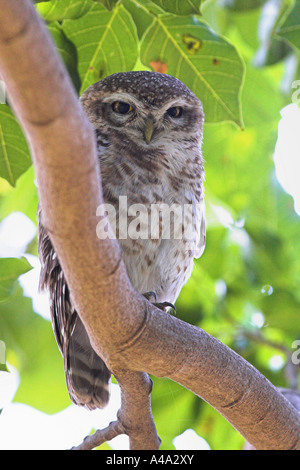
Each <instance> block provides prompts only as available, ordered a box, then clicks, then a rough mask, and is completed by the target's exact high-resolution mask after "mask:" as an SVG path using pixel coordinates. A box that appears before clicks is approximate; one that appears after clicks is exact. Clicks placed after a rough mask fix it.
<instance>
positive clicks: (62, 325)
mask: <svg viewBox="0 0 300 470" xmlns="http://www.w3.org/2000/svg"><path fill="white" fill-rule="evenodd" d="M38 212H39V227H38V238H39V256H40V260H41V265H42V266H41V274H40V288H41V289H47V290H48V292H49V295H50V313H51V320H52V326H53V331H54V334H55V337H56V341H57V344H58V347H59V349H60V351H61V354H62V356H63V359H64V369H65V375H66V383H67V387H68V392H69V395H70V398H71V400H72V401H73V402H74V403H75V404H77V405H81V406H85V407H87V408H89V409H95V408H103V407H104V406H105V405H106V404H107V402H108V398H109V392H108V381H109V378H110V375H111V374H110V372H109V370H108V369H107V367H106V365H105V363H104V362H103V360H102V359H101V358H100V357H99V356H98V355H97V354H96V353H95V351H94V350H93V348H92V346H91V344H90V340H89V337H88V335H87V332H86V330H85V328H84V325H83V323H82V322H81V320H80V317H79V315H78V314H77V312H76V310H75V309H74V307H73V305H72V302H71V299H70V293H69V288H68V285H67V283H66V281H65V277H64V273H63V271H62V269H61V266H60V264H59V261H58V258H57V255H56V253H55V251H54V248H53V245H52V243H51V240H50V237H49V235H48V233H47V232H46V230H45V228H44V226H43V224H42V211H41V210H40V209H39V211H38Z"/></svg>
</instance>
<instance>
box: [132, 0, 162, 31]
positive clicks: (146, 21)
mask: <svg viewBox="0 0 300 470" xmlns="http://www.w3.org/2000/svg"><path fill="white" fill-rule="evenodd" d="M123 5H124V6H125V8H126V10H128V11H129V13H130V14H131V16H132V19H133V21H134V23H135V26H136V28H137V32H138V36H139V38H141V37H142V36H143V34H144V32H145V31H146V29H147V28H148V27H149V26H150V25H151V24H152V21H153V19H154V17H153V13H154V15H155V14H157V13H158V14H161V13H163V11H160V9H159V8H158V7H156V5H154V3H152V2H146V1H138V2H137V1H135V0H123ZM155 9H157V10H158V11H157V12H155V11H153V10H155Z"/></svg>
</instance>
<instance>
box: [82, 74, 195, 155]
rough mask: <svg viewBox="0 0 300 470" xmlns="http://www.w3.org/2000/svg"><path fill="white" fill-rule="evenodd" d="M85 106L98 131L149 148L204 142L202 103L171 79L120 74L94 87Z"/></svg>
mask: <svg viewBox="0 0 300 470" xmlns="http://www.w3.org/2000/svg"><path fill="white" fill-rule="evenodd" d="M81 102H82V104H83V106H84V108H85V111H86V113H87V115H88V118H89V120H90V121H91V122H92V124H93V125H94V127H95V128H96V129H101V130H104V129H106V130H107V131H115V132H116V133H117V134H118V136H120V135H121V137H122V136H124V138H127V139H130V140H132V141H134V142H135V143H138V144H140V145H143V146H145V147H147V146H148V147H149V146H151V147H152V146H159V145H161V144H162V143H163V142H164V141H166V140H167V141H169V142H170V140H173V141H175V140H178V139H185V140H187V139H189V138H190V137H192V136H193V138H194V139H195V138H198V139H199V140H201V138H202V128H203V120H204V115H203V110H202V105H201V102H200V100H199V99H198V98H197V97H196V96H195V95H194V94H193V93H192V92H191V91H190V90H189V89H188V88H187V87H186V86H185V85H184V84H183V83H182V82H181V81H180V80H178V79H176V78H174V77H172V76H170V75H166V74H161V73H156V72H146V71H143V72H124V73H116V74H114V75H111V76H109V77H106V78H104V79H103V80H101V81H100V82H97V83H95V84H94V85H92V86H90V87H89V88H88V89H87V90H86V91H85V92H84V93H83V95H82V96H81Z"/></svg>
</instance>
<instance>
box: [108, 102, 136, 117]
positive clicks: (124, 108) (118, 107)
mask: <svg viewBox="0 0 300 470" xmlns="http://www.w3.org/2000/svg"><path fill="white" fill-rule="evenodd" d="M112 109H113V111H114V112H115V113H118V114H128V113H131V111H132V110H133V108H132V106H131V105H130V104H128V103H124V102H123V101H115V102H114V103H113V104H112Z"/></svg>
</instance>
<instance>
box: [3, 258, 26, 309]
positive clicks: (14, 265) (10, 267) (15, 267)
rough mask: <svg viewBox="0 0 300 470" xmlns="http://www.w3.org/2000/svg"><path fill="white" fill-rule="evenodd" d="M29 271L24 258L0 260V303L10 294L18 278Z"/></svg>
mask: <svg viewBox="0 0 300 470" xmlns="http://www.w3.org/2000/svg"><path fill="white" fill-rule="evenodd" d="M31 269H32V268H31V266H30V264H29V263H28V261H27V260H26V259H25V258H20V259H18V258H0V302H1V301H3V300H7V298H8V297H9V296H10V295H11V294H12V292H13V289H14V287H15V283H16V280H17V279H18V277H19V276H20V275H21V274H24V273H27V272H28V271H30V270H31Z"/></svg>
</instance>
